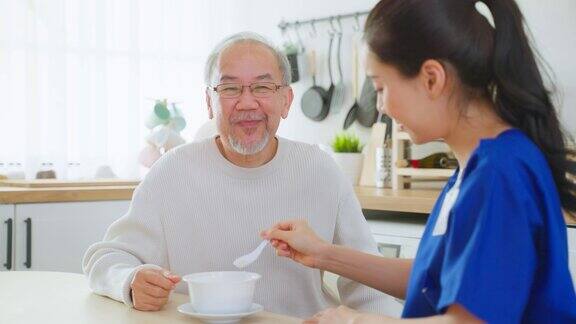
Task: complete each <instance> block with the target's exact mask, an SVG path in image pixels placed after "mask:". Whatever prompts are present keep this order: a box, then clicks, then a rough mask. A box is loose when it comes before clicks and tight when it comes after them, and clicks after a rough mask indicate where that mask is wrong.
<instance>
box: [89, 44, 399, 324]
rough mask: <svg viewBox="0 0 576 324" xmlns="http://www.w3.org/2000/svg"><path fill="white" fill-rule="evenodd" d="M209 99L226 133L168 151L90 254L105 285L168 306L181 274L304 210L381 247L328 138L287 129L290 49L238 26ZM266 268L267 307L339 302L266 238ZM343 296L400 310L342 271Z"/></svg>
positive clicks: (97, 282) (252, 243) (142, 305)
mask: <svg viewBox="0 0 576 324" xmlns="http://www.w3.org/2000/svg"><path fill="white" fill-rule="evenodd" d="M205 76H206V83H207V85H208V87H207V90H206V100H207V103H208V112H209V116H210V118H216V124H217V128H218V133H219V134H218V135H217V136H215V137H213V138H210V139H208V140H205V141H202V142H198V143H190V144H186V145H182V146H180V147H178V148H177V149H174V150H172V151H170V152H169V153H168V154H166V155H165V156H164V157H163V158H162V159H160V160H159V161H157V162H156V163H155V165H154V166H153V167H152V169H151V170H150V172H149V174H148V175H147V176H146V178H145V179H144V181H143V182H142V183H141V184H140V185H139V186H138V188H137V189H136V191H135V193H134V197H133V200H132V204H131V207H130V210H129V211H128V213H127V214H126V215H125V216H123V217H122V218H121V219H119V220H118V221H116V222H115V223H114V224H112V225H111V227H110V228H109V229H108V231H107V233H106V236H105V238H104V240H103V241H102V242H99V243H96V244H95V245H93V246H91V247H90V248H89V249H88V251H87V252H86V255H85V257H84V271H85V273H86V274H87V275H88V278H89V283H90V286H91V288H92V289H93V290H94V291H95V292H96V293H98V294H102V295H106V296H109V297H111V298H114V299H117V300H119V301H122V302H124V303H126V304H128V305H130V306H134V307H135V308H137V309H140V310H158V309H160V308H161V307H162V306H163V305H164V304H165V303H166V302H167V300H168V296H169V292H170V291H172V289H176V290H177V291H181V292H185V291H186V287H185V286H183V285H181V284H180V285H177V284H178V282H179V281H180V275H185V274H188V273H194V272H204V271H225V270H234V269H235V268H234V266H233V264H232V262H233V261H234V260H235V259H236V258H237V257H238V256H240V255H243V254H245V253H247V252H249V251H251V250H252V249H253V248H254V247H256V246H257V245H258V243H259V240H260V237H259V232H260V230H261V229H264V228H268V227H270V226H271V225H273V224H274V223H276V222H277V221H278V220H281V219H285V218H305V219H307V220H308V222H309V223H310V224H311V225H312V226H313V228H314V229H315V230H316V231H317V232H318V233H320V235H321V236H322V237H323V238H324V239H326V240H328V241H330V242H334V243H337V244H341V245H347V246H351V247H354V248H357V249H361V250H364V251H369V252H373V253H376V252H377V251H376V244H375V243H374V241H373V239H372V238H371V234H370V231H369V229H368V226H367V224H366V221H365V220H364V218H363V215H362V212H361V209H360V206H359V203H358V201H357V199H356V198H355V195H354V192H353V189H352V186H351V185H350V184H349V183H348V182H347V180H346V179H345V178H344V177H343V175H342V174H341V172H340V171H339V170H338V168H337V166H336V165H335V163H334V162H333V161H332V159H331V157H329V156H328V155H327V154H325V153H323V152H321V151H320V150H319V149H318V148H317V147H315V146H312V145H308V144H303V143H297V142H293V141H289V140H287V139H283V138H280V137H278V136H276V131H277V129H278V125H279V123H280V120H281V119H283V118H286V117H287V116H288V112H289V110H290V105H291V103H292V99H293V93H292V89H291V88H290V86H289V84H290V66H289V63H288V61H287V59H286V57H285V56H284V55H283V54H282V53H281V52H280V51H278V50H277V49H276V48H275V47H274V46H273V45H271V44H270V43H269V42H267V41H266V40H265V39H264V38H262V37H260V36H258V35H256V34H252V33H240V34H237V35H234V36H232V37H230V38H228V39H226V40H224V41H223V42H222V43H221V44H219V45H218V46H217V47H216V48H215V50H214V52H213V53H212V55H210V57H209V59H208V62H207V65H206V73H205ZM247 270H248V271H252V272H257V273H259V274H261V275H262V279H261V280H260V281H259V282H258V284H257V288H256V291H255V296H254V300H255V302H256V303H259V304H262V305H263V306H264V308H265V309H266V310H269V311H272V312H276V313H282V314H288V315H292V316H298V317H308V316H310V315H313V314H315V313H316V312H318V311H320V310H322V309H324V308H326V307H327V306H329V305H331V304H332V303H333V300H332V299H330V297H329V296H328V294H326V293H325V290H323V288H322V275H321V273H320V272H319V271H318V270H311V269H308V268H305V267H302V266H299V265H297V264H295V263H293V262H289V261H286V260H283V259H282V258H277V257H275V255H274V252H273V249H267V250H265V251H264V253H263V254H262V255H261V256H260V258H259V259H258V260H257V261H256V262H254V263H253V264H252V265H250V266H249V267H248V268H247ZM338 290H339V293H340V298H341V300H342V302H343V303H344V304H346V305H348V306H350V307H353V308H358V309H362V310H367V311H372V312H379V313H387V314H390V313H391V312H395V311H396V308H397V305H396V302H395V301H393V300H392V298H391V297H389V296H387V295H384V294H382V293H379V292H377V291H376V290H373V289H371V288H368V287H365V286H362V285H360V284H358V283H356V282H352V281H350V280H347V279H344V278H340V279H339V282H338Z"/></svg>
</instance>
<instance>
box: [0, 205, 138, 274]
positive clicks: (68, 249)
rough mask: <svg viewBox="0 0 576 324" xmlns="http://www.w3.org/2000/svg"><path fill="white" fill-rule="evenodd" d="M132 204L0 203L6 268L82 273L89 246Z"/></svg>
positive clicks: (0, 245) (1, 247) (1, 246)
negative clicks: (83, 261) (84, 256)
mask: <svg viewBox="0 0 576 324" xmlns="http://www.w3.org/2000/svg"><path fill="white" fill-rule="evenodd" d="M129 205H130V201H128V200H119V201H93V202H64V203H40V204H15V205H0V221H2V225H3V227H2V228H3V229H2V231H0V242H1V243H0V253H1V254H0V255H2V256H1V257H0V265H1V268H2V270H4V271H6V270H19V271H21V270H24V271H26V270H35V271H62V272H76V273H80V272H82V257H83V255H84V252H85V251H86V249H87V248H88V247H89V246H90V245H91V244H93V243H95V242H97V241H100V240H101V239H102V238H103V237H104V234H105V232H106V229H107V228H108V226H110V224H111V223H112V222H114V221H115V220H116V219H118V218H119V217H121V216H122V215H124V214H125V213H126V212H127V211H128V208H129ZM10 227H11V228H10ZM9 239H11V240H9ZM8 261H11V262H8Z"/></svg>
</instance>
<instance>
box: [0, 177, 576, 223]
mask: <svg viewBox="0 0 576 324" xmlns="http://www.w3.org/2000/svg"><path fill="white" fill-rule="evenodd" d="M135 188H136V186H93V187H89V186H83V187H51V188H17V187H0V204H22V203H45V202H69V201H99V200H130V199H132V193H133V192H134V189H135ZM354 190H355V192H356V195H357V196H358V200H359V201H360V205H361V206H362V208H363V209H371V210H382V211H394V212H408V213H422V214H428V213H430V211H431V210H432V207H433V206H434V203H435V202H436V199H437V198H438V195H439V194H440V192H439V191H437V190H392V189H379V188H373V187H355V188H354ZM566 222H567V223H568V225H569V226H571V227H574V226H576V221H575V220H573V219H570V218H569V217H568V216H566Z"/></svg>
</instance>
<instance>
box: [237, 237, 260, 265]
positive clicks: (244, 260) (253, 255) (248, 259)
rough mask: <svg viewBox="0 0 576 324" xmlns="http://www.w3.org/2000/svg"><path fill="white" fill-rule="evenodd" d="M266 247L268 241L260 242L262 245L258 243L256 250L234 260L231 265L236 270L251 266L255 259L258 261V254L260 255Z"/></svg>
mask: <svg viewBox="0 0 576 324" xmlns="http://www.w3.org/2000/svg"><path fill="white" fill-rule="evenodd" d="M266 245H268V240H264V241H262V243H260V245H258V247H257V248H256V249H254V251H252V252H250V253H248V254H246V255H243V256H241V257H239V258H238V259H236V260H234V262H233V264H234V265H235V266H236V268H239V269H242V268H245V267H247V266H249V265H250V264H252V262H254V261H256V259H258V257H259V256H260V253H262V251H263V250H264V248H265V247H266Z"/></svg>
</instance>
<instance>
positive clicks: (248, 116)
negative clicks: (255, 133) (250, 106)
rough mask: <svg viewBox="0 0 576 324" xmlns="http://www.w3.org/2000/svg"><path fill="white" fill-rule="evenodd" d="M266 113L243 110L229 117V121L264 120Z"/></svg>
mask: <svg viewBox="0 0 576 324" xmlns="http://www.w3.org/2000/svg"><path fill="white" fill-rule="evenodd" d="M266 119H267V118H266V115H265V114H262V113H255V112H243V113H238V114H236V115H234V116H232V117H230V122H231V123H241V122H247V121H261V120H266Z"/></svg>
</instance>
